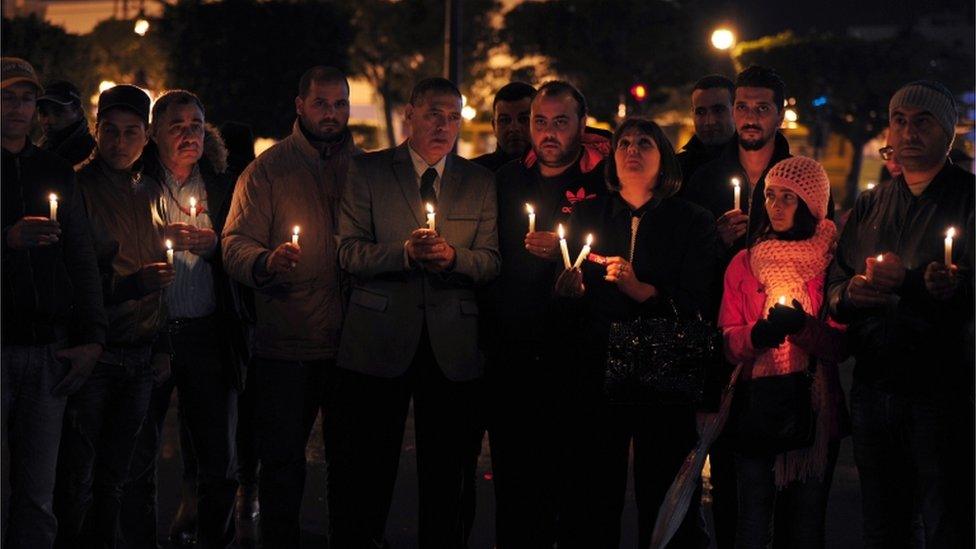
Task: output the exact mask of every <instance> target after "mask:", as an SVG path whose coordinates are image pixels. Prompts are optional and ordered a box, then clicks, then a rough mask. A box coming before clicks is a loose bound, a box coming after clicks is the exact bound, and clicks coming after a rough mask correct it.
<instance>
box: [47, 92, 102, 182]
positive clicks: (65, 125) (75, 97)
mask: <svg viewBox="0 0 976 549" xmlns="http://www.w3.org/2000/svg"><path fill="white" fill-rule="evenodd" d="M37 115H38V120H39V121H40V122H41V127H42V128H43V129H44V137H42V138H41V140H40V142H38V144H37V146H38V147H40V148H42V149H44V150H46V151H51V152H53V153H54V154H56V155H58V156H60V157H61V158H63V159H65V160H67V161H68V163H69V164H71V165H72V166H74V167H75V168H78V167H80V166H81V164H82V163H83V162H84V161H85V160H88V157H89V156H91V152H92V150H93V149H94V148H95V138H93V137H92V135H91V132H90V131H88V120H87V119H85V111H84V109H83V108H82V106H81V93H79V92H78V88H76V87H75V86H74V84H72V83H71V82H67V81H65V80H58V81H55V82H51V83H50V84H48V85H47V86H46V87H45V88H44V94H43V95H41V96H40V97H38V98H37Z"/></svg>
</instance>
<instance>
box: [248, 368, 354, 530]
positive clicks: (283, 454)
mask: <svg viewBox="0 0 976 549" xmlns="http://www.w3.org/2000/svg"><path fill="white" fill-rule="evenodd" d="M253 367H254V373H255V374H256V375H255V376H254V377H253V378H252V379H251V381H250V383H256V384H257V387H258V388H259V395H260V396H259V397H258V402H257V436H258V444H259V451H258V454H259V457H260V460H261V475H260V477H261V478H260V480H259V482H258V491H259V493H260V498H261V539H262V540H263V547H264V548H265V549H272V548H277V547H281V548H286V549H296V548H298V547H301V524H300V522H299V521H300V514H301V508H302V494H303V492H304V489H305V446H306V445H307V444H308V437H309V435H310V434H311V432H312V427H313V426H314V425H315V416H316V415H318V412H319V410H320V409H322V408H323V402H324V400H325V396H326V390H325V387H326V380H327V379H328V378H329V376H330V375H331V373H332V371H333V370H334V369H335V361H334V360H314V361H299V362H295V361H283V360H271V359H267V358H260V357H257V358H255V359H254V361H253ZM323 415H324V417H326V418H327V417H328V414H325V413H324V411H323ZM350 421H351V422H352V423H353V424H356V421H357V420H356V418H351V419H350ZM326 448H328V447H326ZM330 547H338V546H336V545H334V544H332V545H330Z"/></svg>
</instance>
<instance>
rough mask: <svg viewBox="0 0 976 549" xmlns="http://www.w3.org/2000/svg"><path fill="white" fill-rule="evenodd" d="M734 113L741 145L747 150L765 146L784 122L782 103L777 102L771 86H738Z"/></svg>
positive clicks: (755, 149)
mask: <svg viewBox="0 0 976 549" xmlns="http://www.w3.org/2000/svg"><path fill="white" fill-rule="evenodd" d="M732 113H733V117H734V118H735V128H736V130H737V131H738V132H739V146H741V147H742V148H743V149H745V150H747V151H758V150H759V149H761V148H763V147H764V146H765V145H766V144H767V143H769V142H770V141H771V140H772V139H773V138H774V137H775V136H776V130H777V129H779V127H780V126H781V125H782V124H783V109H782V105H777V104H776V99H775V98H774V95H773V90H771V89H769V88H736V89H735V105H734V107H733V111H732Z"/></svg>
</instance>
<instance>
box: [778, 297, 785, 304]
mask: <svg viewBox="0 0 976 549" xmlns="http://www.w3.org/2000/svg"><path fill="white" fill-rule="evenodd" d="M778 303H779V304H780V305H786V296H785V295H781V296H779V301H778Z"/></svg>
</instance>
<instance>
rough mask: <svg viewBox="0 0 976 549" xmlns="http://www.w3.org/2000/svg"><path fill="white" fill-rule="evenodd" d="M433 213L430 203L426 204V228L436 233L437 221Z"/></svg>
mask: <svg viewBox="0 0 976 549" xmlns="http://www.w3.org/2000/svg"><path fill="white" fill-rule="evenodd" d="M436 215H437V214H435V213H434V206H433V205H431V203H430V202H428V203H427V228H428V229H430V230H432V231H436V230H437V220H436Z"/></svg>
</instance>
